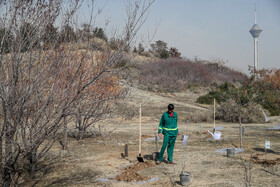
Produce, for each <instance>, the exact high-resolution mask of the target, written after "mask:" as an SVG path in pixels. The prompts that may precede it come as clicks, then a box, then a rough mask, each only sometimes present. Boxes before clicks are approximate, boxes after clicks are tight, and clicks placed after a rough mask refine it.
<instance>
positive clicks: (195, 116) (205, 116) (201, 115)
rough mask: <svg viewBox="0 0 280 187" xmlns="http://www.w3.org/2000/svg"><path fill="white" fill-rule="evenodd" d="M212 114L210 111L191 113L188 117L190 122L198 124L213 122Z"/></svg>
mask: <svg viewBox="0 0 280 187" xmlns="http://www.w3.org/2000/svg"><path fill="white" fill-rule="evenodd" d="M212 113H213V112H211V111H210V110H206V111H200V110H198V111H195V112H194V113H192V115H191V116H190V118H191V121H192V122H194V123H199V122H209V123H210V122H213V114H212Z"/></svg>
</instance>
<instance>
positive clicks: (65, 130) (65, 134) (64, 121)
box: [63, 117, 68, 150]
mask: <svg viewBox="0 0 280 187" xmlns="http://www.w3.org/2000/svg"><path fill="white" fill-rule="evenodd" d="M63 123H64V143H63V144H64V146H63V150H68V148H67V143H68V136H67V122H66V117H64V118H63Z"/></svg>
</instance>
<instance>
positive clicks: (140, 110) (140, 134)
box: [139, 103, 142, 155]
mask: <svg viewBox="0 0 280 187" xmlns="http://www.w3.org/2000/svg"><path fill="white" fill-rule="evenodd" d="M141 116H142V109H141V103H140V109H139V155H141V147H142V146H141V143H142V142H141V136H142V132H141V123H142V122H141Z"/></svg>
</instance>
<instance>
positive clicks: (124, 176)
mask: <svg viewBox="0 0 280 187" xmlns="http://www.w3.org/2000/svg"><path fill="white" fill-rule="evenodd" d="M151 167H155V164H154V163H151V162H139V163H137V164H134V165H131V166H128V167H126V168H124V171H123V172H122V173H121V174H120V175H118V176H116V177H114V178H111V180H116V181H126V182H136V181H145V180H149V179H150V177H147V176H144V175H141V174H139V173H138V172H139V171H141V170H144V169H147V168H151Z"/></svg>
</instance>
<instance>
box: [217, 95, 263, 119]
mask: <svg viewBox="0 0 280 187" xmlns="http://www.w3.org/2000/svg"><path fill="white" fill-rule="evenodd" d="M216 119H218V120H223V121H226V122H238V120H239V109H238V105H237V104H236V103H235V101H234V100H233V99H229V100H227V101H226V102H224V103H222V104H221V105H220V106H218V108H217V114H216ZM241 119H242V123H262V122H264V120H265V119H264V116H263V113H262V107H261V106H260V105H258V104H257V105H251V106H248V107H246V108H244V107H243V108H241Z"/></svg>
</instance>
